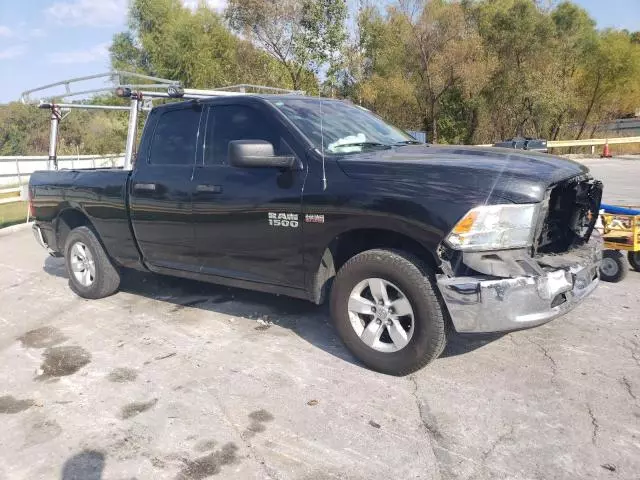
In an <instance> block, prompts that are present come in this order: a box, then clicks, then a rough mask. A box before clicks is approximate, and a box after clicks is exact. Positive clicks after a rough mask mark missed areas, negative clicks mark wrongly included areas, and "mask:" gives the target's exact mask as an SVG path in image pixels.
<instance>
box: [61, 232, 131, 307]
mask: <svg viewBox="0 0 640 480" xmlns="http://www.w3.org/2000/svg"><path fill="white" fill-rule="evenodd" d="M65 264H66V267H67V274H68V276H69V287H70V288H71V290H73V291H74V292H75V293H76V294H78V295H79V296H81V297H83V298H91V299H95V298H103V297H108V296H109V295H111V294H113V293H115V291H116V290H118V287H119V286H120V272H119V271H118V270H117V269H116V267H114V265H113V264H112V263H111V260H110V259H109V257H108V256H107V254H106V252H105V251H104V248H102V245H101V244H100V242H99V241H98V239H97V237H96V235H95V234H94V233H93V231H92V230H91V229H90V228H88V227H78V228H74V229H73V230H71V232H69V235H67V241H66V245H65Z"/></svg>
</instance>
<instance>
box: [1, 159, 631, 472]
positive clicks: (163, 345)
mask: <svg viewBox="0 0 640 480" xmlns="http://www.w3.org/2000/svg"><path fill="white" fill-rule="evenodd" d="M607 165H608V166H607V169H611V167H610V165H609V164H608V163H607ZM624 168H625V169H628V168H629V167H628V165H627V166H625V167H624ZM634 168H637V169H638V172H637V174H636V175H635V177H633V178H638V177H639V176H640V162H638V163H637V167H634ZM628 178H632V177H631V174H628ZM605 180H606V179H605ZM605 198H606V190H605ZM637 203H638V204H640V199H638V200H637ZM0 269H1V270H0V327H1V329H0V422H2V428H0V480H5V479H6V480H13V479H29V480H32V479H58V478H59V479H62V480H71V479H72V478H83V479H88V480H97V479H103V480H122V479H131V478H136V479H147V478H154V479H175V478H181V479H195V478H225V479H227V478H230V479H269V478H271V479H278V480H286V479H294V480H298V479H299V480H322V479H355V480H360V479H396V478H397V479H410V478H412V479H413V478H415V479H418V478H419V479H445V480H448V479H469V480H470V479H544V480H547V479H616V480H617V479H625V480H626V479H629V480H638V479H639V478H640V477H639V473H638V472H640V402H639V400H638V396H639V393H640V273H636V272H630V274H629V277H628V278H627V280H626V281H624V282H623V283H620V284H606V283H603V284H601V286H600V287H599V288H598V289H597V290H596V292H595V293H594V295H593V296H592V297H590V298H589V299H587V300H586V302H585V303H584V304H583V305H581V306H580V307H579V308H578V309H576V310H574V311H573V312H571V313H570V314H569V315H567V316H565V317H562V318H559V319H557V320H555V321H553V322H551V323H549V324H547V325H544V326H542V327H538V328H535V329H532V330H526V331H520V332H515V333H510V334H506V335H482V336H474V337H463V336H459V335H456V336H454V337H453V338H452V339H451V341H450V343H449V346H448V347H447V350H446V351H445V353H444V354H443V356H442V357H441V358H440V359H438V360H437V361H436V362H434V363H433V364H431V365H429V366H428V367H426V368H425V369H423V370H421V371H419V372H417V373H415V374H412V375H411V376H408V377H405V378H395V377H388V376H385V375H381V374H377V373H374V372H371V371H369V370H367V369H365V368H363V367H362V366H361V365H359V364H358V363H357V362H356V361H355V360H354V359H353V358H352V357H351V356H350V355H349V353H348V352H347V351H346V350H345V349H344V348H343V347H342V345H341V344H340V342H339V340H338V339H337V337H336V335H335V332H334V330H333V329H332V327H331V326H330V325H329V324H328V316H327V312H326V309H325V308H323V307H315V306H313V305H311V304H308V303H306V302H303V301H298V300H293V299H288V298H284V297H275V296H271V295H266V294H259V293H254V292H246V291H242V290H236V289H228V288H222V287H217V286H213V285H206V284H200V283H196V282H188V281H183V280H173V279H167V278H161V277H154V276H152V275H138V274H135V275H133V274H132V275H127V277H126V279H125V283H124V288H123V291H122V292H120V293H118V294H116V295H114V296H113V297H110V298H107V299H103V300H97V301H86V300H82V299H79V298H78V297H76V296H75V295H74V294H73V293H72V292H71V291H70V290H69V289H68V288H67V285H66V282H67V281H66V279H65V276H64V269H63V267H62V261H61V260H58V259H53V258H48V257H47V256H46V254H45V252H44V251H42V250H41V249H40V248H39V247H38V246H37V245H36V243H35V241H34V240H33V238H32V237H31V232H30V231H27V230H24V231H19V232H16V233H13V234H11V235H8V236H0Z"/></svg>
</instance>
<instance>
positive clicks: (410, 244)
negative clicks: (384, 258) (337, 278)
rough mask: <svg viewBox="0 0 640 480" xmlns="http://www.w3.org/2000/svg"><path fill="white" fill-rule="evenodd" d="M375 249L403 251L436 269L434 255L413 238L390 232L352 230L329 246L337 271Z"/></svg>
mask: <svg viewBox="0 0 640 480" xmlns="http://www.w3.org/2000/svg"><path fill="white" fill-rule="evenodd" d="M374 248H387V249H394V250H402V251H404V252H407V253H411V254H413V255H415V256H416V257H418V258H420V259H421V260H422V261H424V262H425V263H427V264H428V265H429V266H430V267H432V268H435V267H436V262H435V260H434V258H433V255H432V254H431V253H430V252H429V250H427V249H426V248H425V247H424V246H423V245H421V244H420V243H418V242H417V241H416V240H414V239H413V238H411V237H408V236H406V235H403V234H401V233H398V232H393V231H390V230H382V229H362V230H352V231H349V232H346V233H344V234H342V235H338V236H337V237H336V238H334V239H333V241H332V242H331V244H330V245H329V249H330V250H331V252H332V253H333V262H334V266H335V269H336V271H338V270H340V267H342V265H344V264H345V263H346V262H347V261H348V260H349V259H350V258H351V257H353V256H355V255H357V254H358V253H361V252H364V251H366V250H372V249H374Z"/></svg>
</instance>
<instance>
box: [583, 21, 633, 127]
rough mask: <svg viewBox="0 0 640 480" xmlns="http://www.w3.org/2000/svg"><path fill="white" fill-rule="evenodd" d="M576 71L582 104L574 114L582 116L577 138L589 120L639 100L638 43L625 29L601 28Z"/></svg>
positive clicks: (625, 109)
mask: <svg viewBox="0 0 640 480" xmlns="http://www.w3.org/2000/svg"><path fill="white" fill-rule="evenodd" d="M578 75H579V78H578V87H577V89H578V93H579V95H580V96H581V98H582V99H583V107H582V108H581V109H578V111H577V115H576V116H577V117H578V118H580V119H581V120H580V127H579V129H578V133H577V135H576V138H580V137H581V136H582V135H583V133H584V132H585V130H586V129H587V126H588V122H590V121H594V120H595V122H601V121H603V120H611V119H613V118H616V117H619V116H622V115H624V114H625V113H629V112H632V111H633V109H634V108H637V106H638V105H639V104H640V46H639V45H637V44H634V43H633V42H632V41H631V39H630V38H629V36H628V35H627V34H625V33H624V32H620V31H614V30H606V31H604V32H603V33H602V34H601V35H600V38H599V39H598V42H597V43H596V45H595V48H594V49H593V50H592V51H591V52H590V55H589V57H588V59H587V60H586V61H585V63H584V65H583V66H582V68H581V69H580V71H579V72H578ZM594 117H595V118H594ZM595 122H594V123H595ZM592 130H593V131H595V129H592Z"/></svg>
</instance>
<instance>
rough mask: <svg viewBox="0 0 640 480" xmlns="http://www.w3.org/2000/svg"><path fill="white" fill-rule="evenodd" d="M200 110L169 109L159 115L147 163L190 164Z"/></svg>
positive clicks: (194, 154) (192, 157)
mask: <svg viewBox="0 0 640 480" xmlns="http://www.w3.org/2000/svg"><path fill="white" fill-rule="evenodd" d="M199 123H200V112H199V111H198V110H194V109H193V108H185V109H183V110H169V111H167V112H164V113H162V114H161V115H160V118H159V119H158V123H157V125H156V129H155V131H154V132H153V139H152V141H151V155H150V157H149V163H151V164H153V165H191V164H193V162H194V160H195V157H196V142H197V136H198V125H199Z"/></svg>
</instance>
